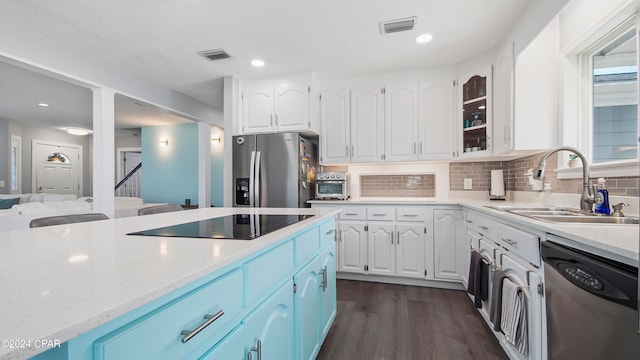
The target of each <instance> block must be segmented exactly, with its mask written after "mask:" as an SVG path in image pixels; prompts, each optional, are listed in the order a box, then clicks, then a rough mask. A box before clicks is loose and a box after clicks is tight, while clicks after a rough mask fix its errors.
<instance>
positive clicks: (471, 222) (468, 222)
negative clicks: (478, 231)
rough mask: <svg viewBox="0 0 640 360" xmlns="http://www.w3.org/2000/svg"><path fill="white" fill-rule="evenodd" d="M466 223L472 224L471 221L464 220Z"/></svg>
mask: <svg viewBox="0 0 640 360" xmlns="http://www.w3.org/2000/svg"><path fill="white" fill-rule="evenodd" d="M465 221H466V222H467V224H473V221H471V220H465Z"/></svg>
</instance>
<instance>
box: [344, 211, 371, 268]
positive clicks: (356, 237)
mask: <svg viewBox="0 0 640 360" xmlns="http://www.w3.org/2000/svg"><path fill="white" fill-rule="evenodd" d="M365 227H366V223H365V222H363V221H344V220H341V221H340V223H339V224H338V231H339V233H338V261H339V265H338V271H344V272H353V273H364V271H365V265H366V257H367V233H366V231H365Z"/></svg>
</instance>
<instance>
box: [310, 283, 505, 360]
mask: <svg viewBox="0 0 640 360" xmlns="http://www.w3.org/2000/svg"><path fill="white" fill-rule="evenodd" d="M337 293H338V315H337V316H336V320H335V322H334V324H333V326H332V328H331V330H330V332H329V335H327V339H326V341H325V342H324V344H323V346H322V348H321V349H320V353H319V354H318V357H317V359H318V360H325V359H326V360H358V359H363V360H365V359H366V360H411V359H420V360H426V359H442V360H464V359H470V360H471V359H473V360H482V359H487V360H496V359H505V360H508V359H509V358H508V357H507V355H506V354H505V353H504V351H503V350H502V348H501V347H500V345H499V344H498V341H497V340H496V338H495V337H494V336H493V334H492V333H491V331H492V330H490V329H489V327H488V326H487V325H486V323H485V322H484V320H483V319H482V317H481V316H480V314H478V312H477V311H476V309H475V308H474V307H473V304H472V302H471V301H470V299H469V297H468V295H467V294H466V293H465V292H464V291H456V290H443V289H434V288H423V287H415V286H404V285H392V284H380V283H371V282H361V281H350V280H338V282H337Z"/></svg>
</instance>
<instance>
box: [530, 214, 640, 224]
mask: <svg viewBox="0 0 640 360" xmlns="http://www.w3.org/2000/svg"><path fill="white" fill-rule="evenodd" d="M531 217H533V218H535V219H538V220H546V221H551V222H561V223H583V224H638V218H636V217H615V216H597V215H591V216H589V215H586V216H584V215H583V216H572V215H532V216H531Z"/></svg>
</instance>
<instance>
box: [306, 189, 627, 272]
mask: <svg viewBox="0 0 640 360" xmlns="http://www.w3.org/2000/svg"><path fill="white" fill-rule="evenodd" d="M310 203H311V204H327V205H336V206H339V205H397V206H402V205H460V206H462V207H464V208H467V209H472V210H476V211H478V212H481V213H484V214H486V215H490V216H492V217H494V218H502V219H506V220H509V221H510V222H511V223H516V224H521V225H523V226H528V227H535V228H536V229H540V230H542V231H544V232H546V233H549V234H553V235H557V236H559V237H560V239H558V238H554V239H555V240H556V241H561V242H562V244H563V245H566V246H571V247H575V248H577V249H580V250H583V251H586V252H589V253H592V254H596V255H599V256H603V257H606V258H609V259H613V260H616V261H619V262H622V263H625V264H628V265H631V266H635V267H638V251H639V247H640V240H639V238H640V230H639V229H640V227H639V226H638V225H637V224H636V225H630V224H585V223H552V222H547V221H541V220H535V219H532V218H528V217H524V216H521V215H517V214H513V213H509V212H506V211H501V210H495V209H491V208H488V207H487V206H539V204H532V203H530V202H522V201H519V202H516V201H491V200H488V199H486V200H459V199H456V200H450V201H444V202H441V201H426V200H406V201H402V200H355V201H354V200H346V201H345V200H312V201H310Z"/></svg>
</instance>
